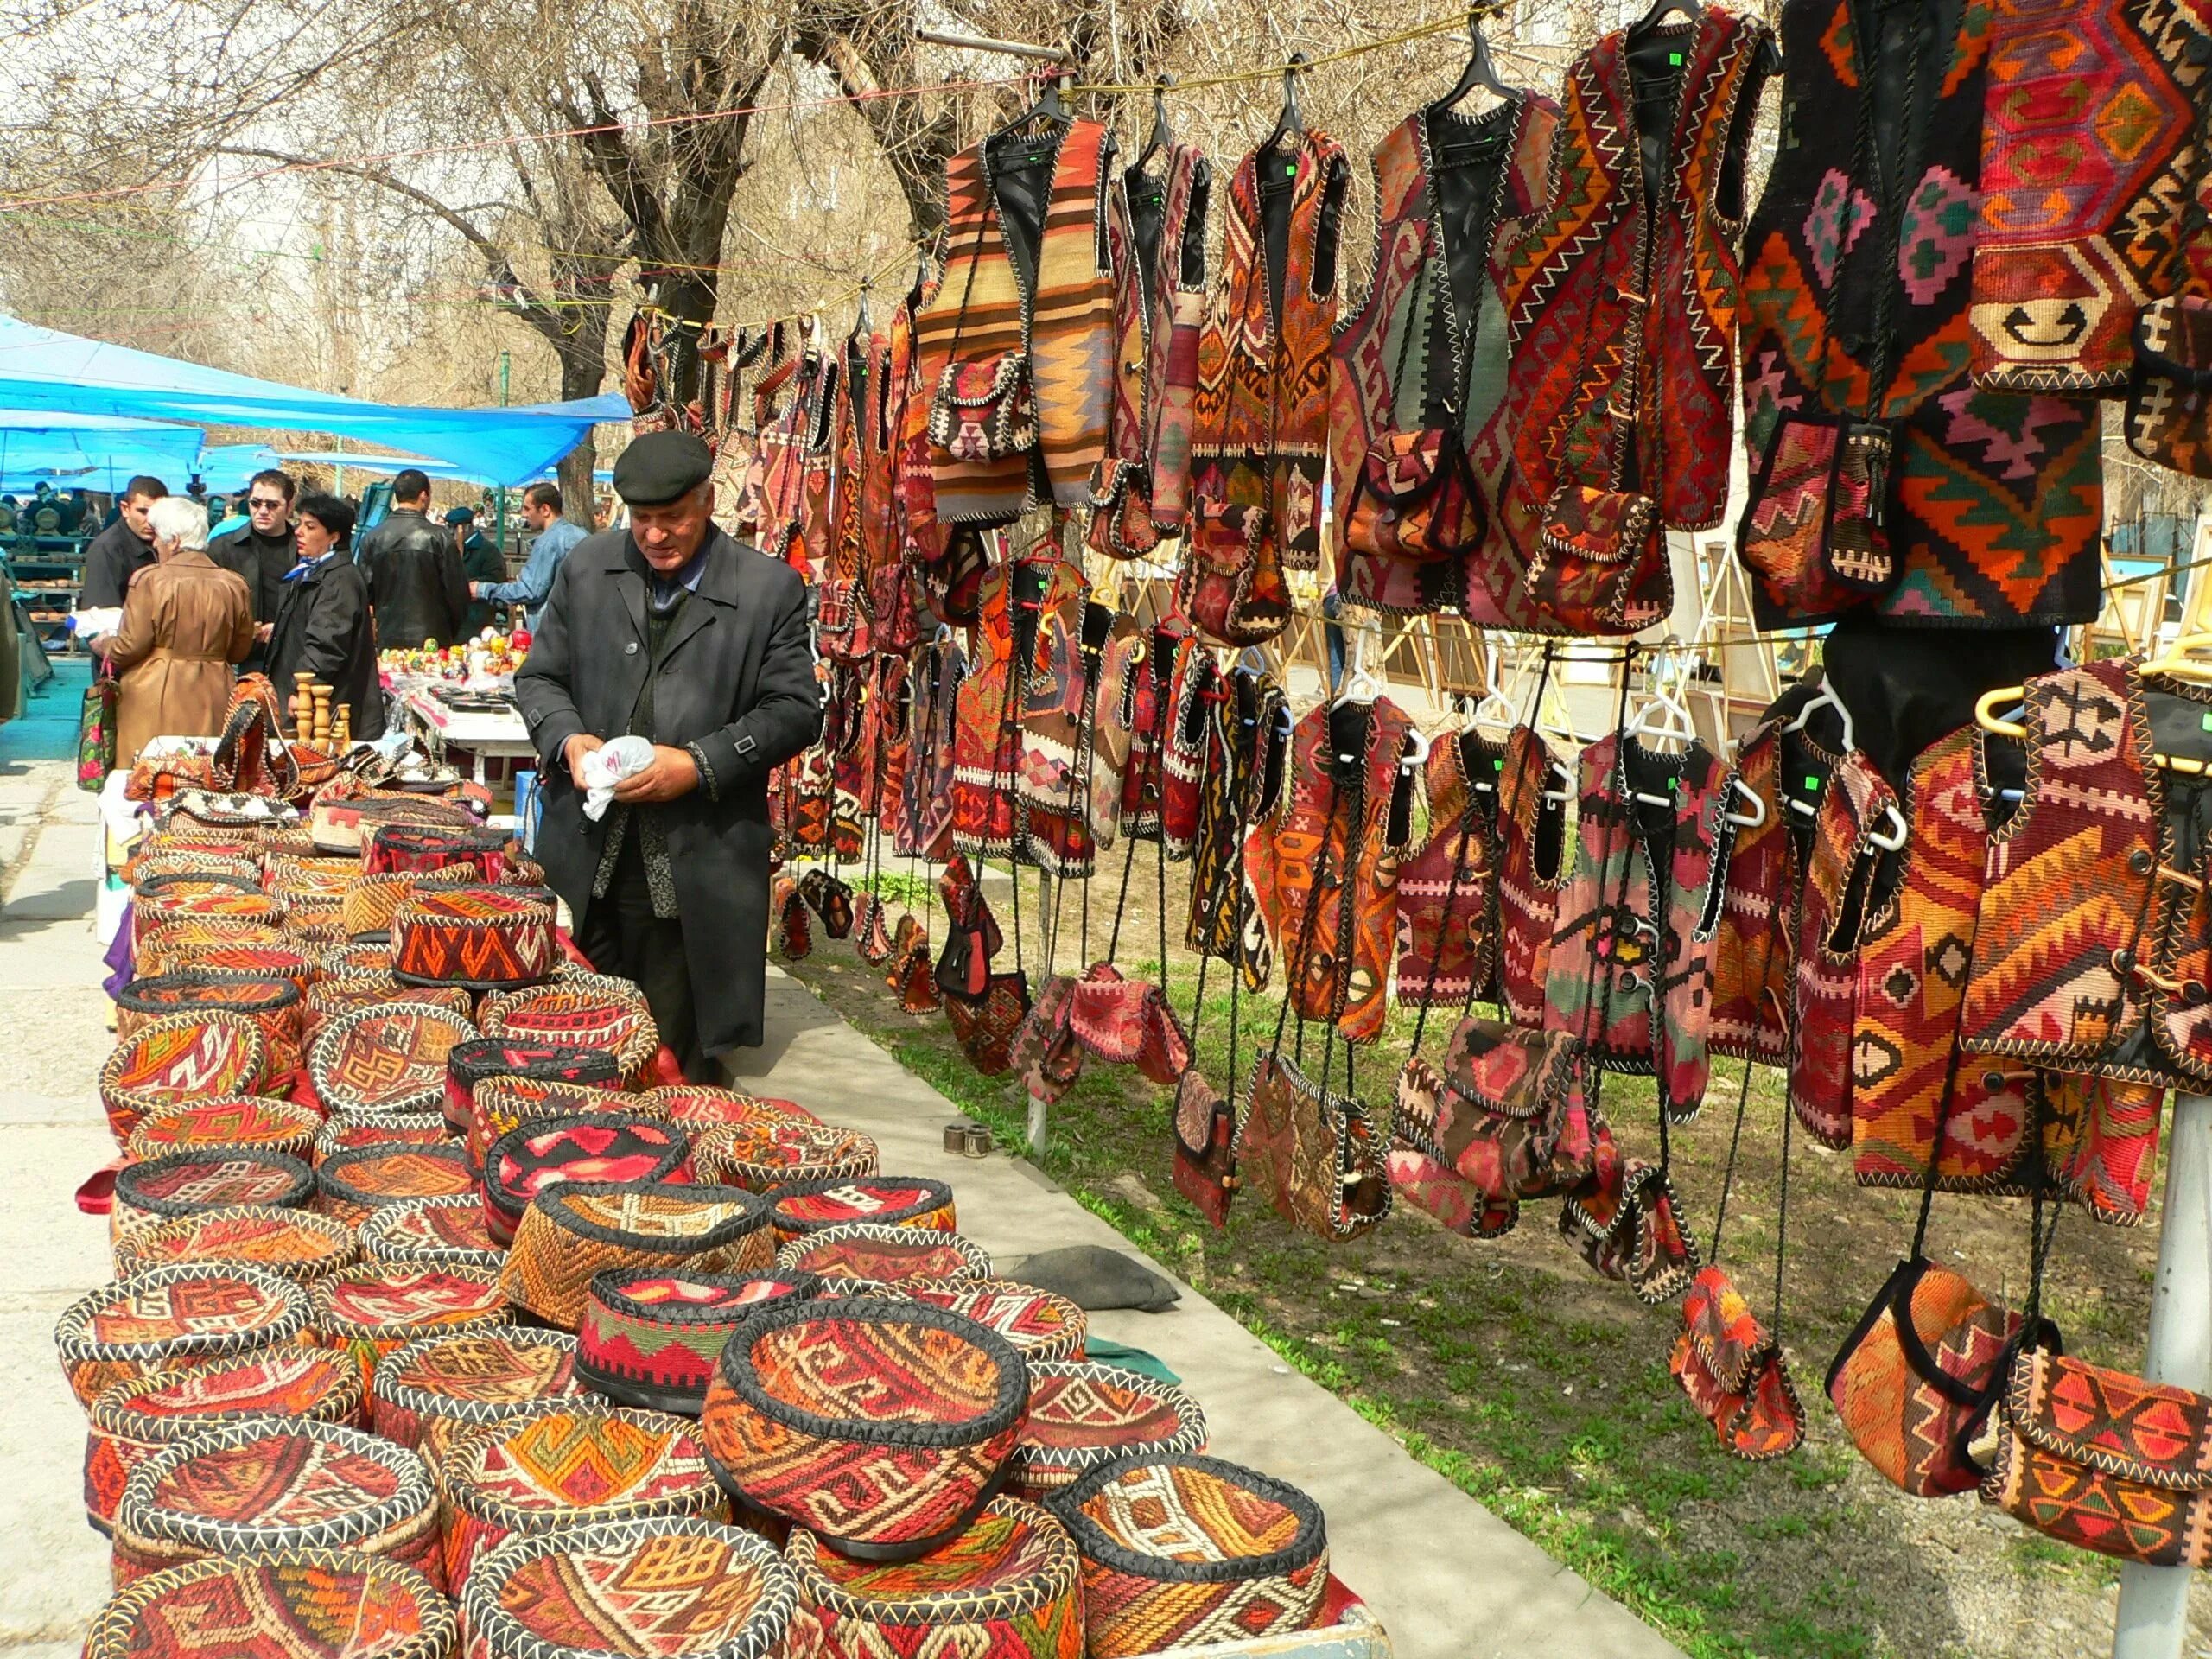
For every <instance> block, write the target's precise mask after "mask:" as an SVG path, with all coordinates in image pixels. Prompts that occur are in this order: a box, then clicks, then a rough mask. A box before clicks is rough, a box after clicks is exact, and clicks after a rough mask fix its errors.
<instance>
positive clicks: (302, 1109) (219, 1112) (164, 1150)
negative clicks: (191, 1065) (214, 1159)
mask: <svg viewBox="0 0 2212 1659" xmlns="http://www.w3.org/2000/svg"><path fill="white" fill-rule="evenodd" d="M321 1125H322V1118H321V1116H320V1115H319V1114H318V1113H317V1112H316V1111H315V1109H314V1108H313V1107H311V1106H302V1105H300V1104H298V1103H296V1102H293V1101H289V1100H271V1099H270V1098H268V1097H267V1096H264V1095H217V1096H214V1097H213V1099H202V1100H180V1101H173V1102H171V1103H169V1104H168V1105H166V1106H163V1107H161V1108H160V1109H157V1110H156V1111H152V1112H149V1113H148V1114H147V1115H146V1116H144V1117H143V1118H142V1119H140V1120H139V1123H138V1127H137V1128H135V1129H133V1130H131V1131H130V1139H129V1140H128V1141H124V1145H123V1151H124V1156H126V1157H128V1158H131V1159H134V1160H141V1159H147V1158H159V1157H162V1156H163V1155H164V1154H168V1153H172V1152H193V1151H196V1150H198V1149H200V1148H202V1147H257V1148H259V1149H260V1150H261V1151H263V1152H281V1153H284V1154H288V1155H289V1156H291V1157H294V1158H304V1157H306V1156H307V1155H308V1149H309V1148H310V1147H313V1146H314V1145H315V1131H316V1130H317V1129H318V1128H321Z"/></svg>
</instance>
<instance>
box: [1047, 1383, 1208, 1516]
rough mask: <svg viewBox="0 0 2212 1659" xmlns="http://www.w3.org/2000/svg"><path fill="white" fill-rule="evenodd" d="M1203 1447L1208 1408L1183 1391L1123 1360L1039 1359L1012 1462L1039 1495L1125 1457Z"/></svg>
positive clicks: (1185, 1451) (1172, 1452) (1194, 1449)
mask: <svg viewBox="0 0 2212 1659" xmlns="http://www.w3.org/2000/svg"><path fill="white" fill-rule="evenodd" d="M1205 1446H1206V1414H1205V1412H1204V1411H1202V1410H1200V1409H1199V1408H1198V1402H1197V1400H1195V1399H1193V1398H1192V1396H1191V1395H1190V1394H1189V1393H1188V1392H1187V1391H1186V1390H1185V1389H1179V1388H1176V1387H1175V1386H1174V1385H1173V1384H1172V1383H1162V1382H1160V1380H1159V1379H1158V1378H1157V1377H1151V1376H1146V1375H1145V1374H1144V1373H1143V1372H1141V1371H1132V1370H1128V1369H1126V1368H1125V1367H1122V1366H1119V1365H1100V1364H1096V1363H1091V1362H1090V1361H1085V1360H1055V1361H1048V1362H1043V1363H1038V1362H1032V1363H1031V1364H1030V1366H1029V1416H1028V1419H1027V1421H1025V1422H1024V1423H1023V1424H1022V1427H1021V1438H1020V1440H1019V1441H1017V1442H1016V1443H1015V1446H1014V1455H1013V1456H1012V1457H1011V1458H1010V1459H1008V1462H1007V1466H1008V1468H1009V1470H1010V1471H1011V1473H1012V1479H1013V1484H1014V1489H1015V1491H1017V1492H1018V1493H1019V1494H1020V1496H1022V1497H1033V1498H1039V1499H1041V1498H1043V1497H1045V1496H1046V1495H1047V1494H1048V1493H1051V1492H1054V1491H1058V1490H1059V1489H1060V1488H1062V1487H1064V1486H1067V1485H1070V1484H1073V1483H1074V1482H1075V1481H1076V1480H1077V1478H1079V1477H1081V1476H1083V1475H1084V1474H1086V1473H1088V1472H1089V1471H1091V1470H1093V1469H1096V1468H1097V1467H1098V1466H1099V1465H1101V1464H1104V1463H1110V1462H1112V1461H1114V1460H1115V1459H1119V1458H1129V1457H1154V1456H1163V1455H1183V1454H1187V1453H1190V1452H1203V1451H1205Z"/></svg>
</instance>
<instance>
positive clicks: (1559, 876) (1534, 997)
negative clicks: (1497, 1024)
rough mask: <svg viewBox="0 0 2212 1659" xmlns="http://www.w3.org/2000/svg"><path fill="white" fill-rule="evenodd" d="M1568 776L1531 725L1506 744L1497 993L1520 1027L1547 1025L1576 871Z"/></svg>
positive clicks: (1501, 776)
mask: <svg viewBox="0 0 2212 1659" xmlns="http://www.w3.org/2000/svg"><path fill="white" fill-rule="evenodd" d="M1565 776H1566V773H1565V772H1564V770H1563V768H1562V767H1561V766H1560V762H1559V760H1558V757H1557V756H1555V755H1554V753H1552V749H1551V746H1550V745H1549V744H1548V743H1547V742H1546V741H1544V740H1543V739H1542V738H1541V737H1540V736H1538V735H1537V734H1536V733H1535V730H1534V729H1533V728H1529V727H1527V726H1516V727H1515V728H1513V730H1512V731H1511V732H1510V733H1509V734H1507V735H1506V739H1505V769H1504V770H1503V772H1499V773H1498V781H1497V816H1498V835H1497V838H1498V862H1497V910H1498V928H1497V936H1498V957H1497V989H1498V995H1499V998H1500V1000H1501V1001H1503V1002H1504V1004H1505V1009H1506V1012H1507V1014H1510V1016H1511V1017H1512V1020H1513V1023H1514V1024H1515V1025H1516V1026H1525V1027H1529V1028H1530V1029H1532V1030H1533V1029H1535V1027H1540V1026H1541V1025H1542V1024H1543V1023H1544V992H1545V981H1546V979H1547V978H1548V976H1549V974H1550V970H1551V959H1552V930H1553V928H1554V927H1555V926H1556V925H1558V922H1559V899H1560V893H1561V892H1562V891H1563V890H1564V889H1565V888H1566V886H1567V880H1568V879H1569V877H1570V876H1571V875H1572V874H1573V860H1572V859H1571V858H1570V857H1569V856H1568V849H1567V803H1566V801H1565V800H1564V799H1560V800H1558V801H1548V800H1546V799H1545V798H1544V797H1545V796H1547V795H1548V794H1551V793H1553V792H1554V791H1557V792H1559V793H1560V794H1561V795H1562V796H1563V795H1564V793H1565V790H1564V787H1563V784H1562V781H1561V780H1562V779H1563V778H1564V777H1565Z"/></svg>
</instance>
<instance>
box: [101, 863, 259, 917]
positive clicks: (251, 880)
mask: <svg viewBox="0 0 2212 1659" xmlns="http://www.w3.org/2000/svg"><path fill="white" fill-rule="evenodd" d="M131 891H132V894H133V902H134V903H136V902H138V901H141V900H148V901H150V900H153V899H163V898H170V899H174V898H182V897H185V896H186V895H188V894H192V893H259V892H260V891H261V878H260V877H259V876H258V875H257V874H251V873H248V874H244V875H240V874H233V873H232V872H230V871H227V870H164V871H162V873H160V874H156V875H142V876H140V877H139V878H138V880H137V881H136V882H134V883H132V887H131ZM148 908H149V909H153V908H158V906H154V905H152V904H150V903H149V905H148Z"/></svg>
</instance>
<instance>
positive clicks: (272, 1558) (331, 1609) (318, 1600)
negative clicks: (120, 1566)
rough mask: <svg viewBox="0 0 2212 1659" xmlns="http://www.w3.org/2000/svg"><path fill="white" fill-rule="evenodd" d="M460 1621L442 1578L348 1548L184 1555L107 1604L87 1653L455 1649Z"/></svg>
mask: <svg viewBox="0 0 2212 1659" xmlns="http://www.w3.org/2000/svg"><path fill="white" fill-rule="evenodd" d="M460 1642H461V1629H460V1623H459V1621H458V1620H457V1619H456V1618H454V1611H453V1607H452V1605H451V1604H450V1603H448V1601H447V1600H446V1599H445V1598H444V1597H443V1596H442V1595H440V1594H439V1593H438V1589H437V1586H435V1585H434V1584H432V1583H431V1582H430V1580H429V1579H428V1578H426V1577H425V1576H424V1575H423V1573H420V1572H418V1571H417V1570H416V1569H415V1568H414V1567H409V1566H407V1565H405V1564H404V1562H400V1561H395V1560H387V1559H385V1557H383V1556H379V1555H365V1554H361V1553H360V1552H359V1550H351V1549H283V1550H275V1551H272V1552H270V1553H269V1554H261V1555H256V1556H254V1557H252V1558H251V1560H242V1561H231V1560H217V1559H208V1560H197V1561H190V1562H187V1563H186V1564H185V1565H184V1566H182V1567H168V1568H167V1569H165V1570H164V1571H162V1572H160V1573H152V1574H150V1575H149V1576H148V1577H146V1578H143V1579H141V1580H138V1581H137V1583H136V1584H134V1585H132V1586H130V1588H129V1589H128V1590H124V1591H123V1592H120V1593H119V1594H118V1595H117V1596H116V1597H115V1598H114V1599H111V1601H110V1602H109V1603H108V1604H107V1605H106V1606H105V1607H104V1608H102V1609H101V1610H100V1611H99V1615H98V1617H96V1618H94V1619H93V1620H92V1634H91V1635H90V1636H89V1637H86V1642H85V1652H84V1659H154V1656H157V1655H158V1656H161V1659H453V1656H454V1654H455V1653H457V1652H458V1651H459V1649H460Z"/></svg>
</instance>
